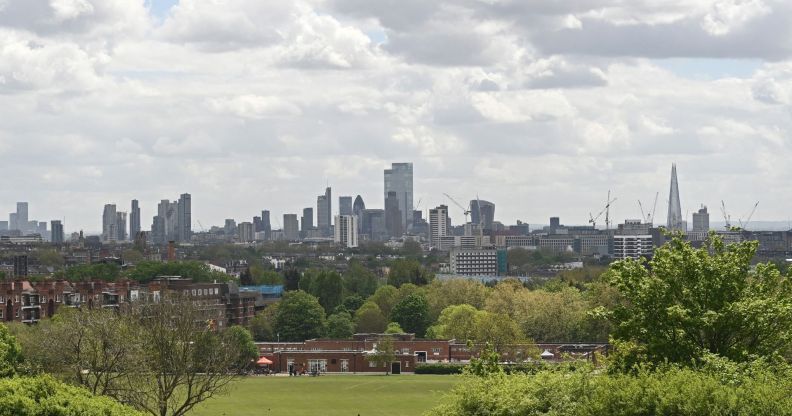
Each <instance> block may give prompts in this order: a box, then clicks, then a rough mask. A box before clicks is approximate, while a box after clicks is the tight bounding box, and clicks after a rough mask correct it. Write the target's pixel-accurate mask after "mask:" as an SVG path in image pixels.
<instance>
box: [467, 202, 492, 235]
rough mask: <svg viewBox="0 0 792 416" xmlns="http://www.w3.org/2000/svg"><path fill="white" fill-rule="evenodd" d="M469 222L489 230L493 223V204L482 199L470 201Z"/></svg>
mask: <svg viewBox="0 0 792 416" xmlns="http://www.w3.org/2000/svg"><path fill="white" fill-rule="evenodd" d="M470 222H472V223H473V224H476V225H478V224H481V225H482V227H483V229H485V230H491V229H492V223H494V222H495V204H493V203H492V202H489V201H485V200H483V199H473V200H471V201H470Z"/></svg>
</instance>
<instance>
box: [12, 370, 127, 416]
mask: <svg viewBox="0 0 792 416" xmlns="http://www.w3.org/2000/svg"><path fill="white" fill-rule="evenodd" d="M0 412H1V413H2V414H4V415H62V416H78V415H79V416H142V413H140V412H138V411H136V410H135V409H133V408H131V407H127V406H125V405H123V404H121V403H118V402H117V401H115V400H113V399H112V398H110V397H104V396H93V395H91V393H89V392H88V391H86V390H85V389H82V388H79V387H75V386H70V385H68V384H64V383H62V382H60V381H58V380H56V379H54V378H53V377H51V376H48V375H41V376H36V377H13V378H4V379H0Z"/></svg>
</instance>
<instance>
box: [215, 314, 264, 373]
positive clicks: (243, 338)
mask: <svg viewBox="0 0 792 416" xmlns="http://www.w3.org/2000/svg"><path fill="white" fill-rule="evenodd" d="M222 342H223V344H224V345H227V346H229V348H228V351H227V354H231V355H232V357H231V359H232V366H233V368H236V369H238V370H243V371H244V370H249V369H250V368H251V367H252V366H254V365H255V361H256V359H257V358H258V357H259V350H258V347H256V344H255V343H254V342H253V335H252V334H251V333H250V331H248V330H247V329H246V328H244V327H241V326H239V325H233V326H231V327H230V328H227V329H226V330H225V331H223V332H222Z"/></svg>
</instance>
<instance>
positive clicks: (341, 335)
mask: <svg viewBox="0 0 792 416" xmlns="http://www.w3.org/2000/svg"><path fill="white" fill-rule="evenodd" d="M354 333H355V323H354V322H353V321H352V316H350V315H349V313H348V312H339V313H334V314H332V315H330V317H329V318H327V337H328V338H333V339H347V338H351V337H352V334H354Z"/></svg>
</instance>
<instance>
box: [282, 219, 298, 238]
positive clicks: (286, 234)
mask: <svg viewBox="0 0 792 416" xmlns="http://www.w3.org/2000/svg"><path fill="white" fill-rule="evenodd" d="M283 238H285V239H286V240H289V241H297V240H299V239H300V223H298V222H297V214H283Z"/></svg>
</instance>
